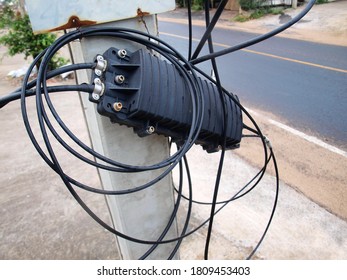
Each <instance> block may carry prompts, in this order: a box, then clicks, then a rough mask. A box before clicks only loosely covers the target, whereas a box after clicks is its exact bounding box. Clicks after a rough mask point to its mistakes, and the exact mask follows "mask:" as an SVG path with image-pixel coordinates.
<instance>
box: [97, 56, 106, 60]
mask: <svg viewBox="0 0 347 280" xmlns="http://www.w3.org/2000/svg"><path fill="white" fill-rule="evenodd" d="M96 59H97V60H101V61H104V58H103V57H102V56H101V55H98V56H97V57H96Z"/></svg>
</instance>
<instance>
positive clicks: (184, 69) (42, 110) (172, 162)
mask: <svg viewBox="0 0 347 280" xmlns="http://www.w3.org/2000/svg"><path fill="white" fill-rule="evenodd" d="M207 2H208V1H206V3H207ZM226 2H227V1H224V0H223V1H221V3H220V4H219V7H218V9H217V13H216V14H215V16H214V17H213V19H212V21H211V22H210V20H209V15H208V7H207V6H206V25H207V27H206V32H205V34H204V36H203V37H202V39H201V41H200V43H199V44H198V47H197V48H196V50H195V52H194V53H193V54H192V42H191V41H192V40H191V39H190V42H189V54H188V59H185V58H184V57H183V56H182V55H181V54H180V53H179V52H178V51H176V50H175V49H174V48H173V47H172V46H170V45H168V44H167V43H166V42H164V41H162V40H160V39H158V38H157V37H154V36H151V35H149V34H146V33H143V32H140V31H137V30H131V29H126V28H109V27H106V28H84V29H78V30H75V31H72V32H70V33H67V34H65V35H63V36H62V37H60V38H59V39H58V40H57V41H56V42H55V43H53V44H52V46H51V47H49V48H48V49H46V50H45V51H44V52H42V53H41V54H40V55H39V56H38V57H37V58H36V59H35V60H34V61H33V63H32V64H31V66H30V68H29V70H28V72H27V74H26V76H25V77H24V81H23V85H22V88H21V89H20V90H16V91H14V92H13V93H12V94H10V95H8V96H5V97H3V98H1V99H0V108H2V107H4V106H5V105H6V104H8V103H9V102H12V101H14V100H17V99H19V98H20V99H21V110H22V116H23V121H24V125H25V127H26V130H27V132H28V135H29V138H30V139H31V141H32V143H33V145H34V147H35V148H36V150H37V152H38V153H39V154H40V156H41V157H42V158H43V160H44V161H45V162H46V163H47V164H48V165H49V166H50V167H51V168H52V169H53V170H54V171H55V172H56V173H57V174H58V175H59V176H60V177H61V179H62V181H63V182H64V184H65V185H66V187H67V189H68V190H69V191H70V193H71V194H72V196H73V197H74V198H75V199H76V201H77V202H78V203H79V204H80V205H81V206H82V208H83V209H84V210H85V211H86V212H87V213H88V214H89V215H90V216H91V217H92V218H93V219H94V220H95V221H96V222H98V223H99V224H100V225H101V226H103V227H104V228H105V229H107V230H108V231H110V232H112V233H114V234H115V235H117V236H118V237H121V238H124V239H126V240H128V241H131V242H136V243H140V244H147V245H151V246H150V248H149V249H148V250H147V251H146V252H145V253H144V254H143V255H142V256H141V257H140V259H146V258H147V257H148V256H149V255H150V254H151V253H152V252H153V251H154V250H155V249H156V248H157V247H158V246H159V245H161V244H166V243H171V242H176V245H175V247H174V249H173V250H172V252H171V253H170V254H169V256H168V259H172V258H173V257H174V256H175V254H176V252H177V251H178V249H179V247H180V244H181V243H182V241H183V240H184V238H185V237H187V236H189V235H191V234H193V233H194V232H196V231H197V230H199V229H201V228H202V227H203V226H204V225H206V224H208V223H209V229H208V237H207V239H206V246H205V258H206V259H207V258H208V250H209V246H208V243H209V238H210V236H211V233H212V224H213V217H214V216H215V215H216V214H217V213H219V212H220V211H221V210H222V209H223V208H224V207H225V206H226V205H228V204H229V203H231V202H232V201H235V200H236V199H240V198H241V197H243V196H245V195H246V194H248V193H249V192H251V191H252V190H253V189H254V188H255V187H256V186H257V185H258V183H259V182H260V181H261V179H262V178H263V176H264V174H265V172H266V169H267V166H268V163H269V162H270V160H272V161H273V164H274V169H275V174H276V195H275V199H274V205H273V209H272V212H271V215H270V218H269V221H268V224H267V226H266V228H265V230H264V233H263V235H262V236H261V238H260V240H259V242H258V244H257V246H255V248H254V250H253V251H252V252H251V254H250V255H249V256H248V259H250V258H252V256H253V255H254V253H255V251H256V250H257V249H258V247H259V246H260V244H261V242H262V241H263V239H264V237H265V235H266V233H267V231H268V229H269V226H270V224H271V221H272V218H273V215H274V212H275V209H276V205H277V200H278V191H279V177H278V168H277V164H276V159H275V156H274V153H273V150H272V147H271V145H269V143H268V141H267V139H266V138H265V137H264V135H263V134H262V132H261V130H260V128H259V127H258V125H257V123H256V122H255V120H254V119H253V118H252V116H251V115H250V114H249V112H248V111H247V110H246V109H245V108H244V107H243V106H242V105H241V104H240V102H239V100H238V99H237V98H236V97H235V96H234V95H233V94H232V93H230V92H228V91H227V90H226V89H224V88H223V87H222V83H221V81H220V79H219V75H218V69H217V65H216V62H215V60H214V59H215V58H216V57H218V56H221V55H225V54H228V53H231V52H233V51H236V50H239V49H242V48H245V47H248V46H250V45H253V44H256V43H258V42H260V41H262V40H265V39H267V38H270V37H272V36H274V35H276V34H278V33H279V32H281V31H283V30H285V29H286V28H288V27H290V26H291V25H293V24H294V23H295V22H297V21H298V20H300V19H301V18H302V17H303V16H304V15H305V14H306V13H307V12H308V11H309V10H310V8H311V7H312V5H313V4H314V2H315V1H314V0H311V1H310V2H309V4H308V5H307V7H306V8H305V9H304V10H303V11H302V12H301V13H300V14H299V15H298V16H297V17H295V18H294V19H293V20H292V21H290V22H288V23H287V24H285V25H283V26H281V27H280V28H278V29H276V30H274V31H272V32H269V33H267V34H264V35H261V36H258V37H256V38H254V39H252V40H249V41H247V42H244V43H242V44H239V45H237V46H234V47H231V48H227V49H225V50H222V51H219V52H214V50H213V43H212V37H211V33H212V31H213V28H214V26H215V24H216V22H217V20H218V18H219V16H220V14H221V12H222V10H223V7H224V6H225V4H226ZM206 5H207V4H206ZM188 7H189V12H188V14H189V37H190V38H192V23H191V22H192V20H191V11H190V7H191V3H190V1H188ZM98 36H102V37H105V36H106V37H113V38H119V39H124V40H128V41H132V42H136V43H138V44H140V45H142V46H145V47H146V48H148V49H149V50H154V51H156V52H158V53H159V54H160V55H161V56H163V57H164V58H165V59H166V60H167V61H169V62H170V63H171V64H172V65H174V66H175V67H176V69H177V70H178V71H179V73H180V74H181V75H182V77H184V79H185V82H186V84H187V86H188V88H189V94H190V96H189V97H190V99H191V102H192V119H191V129H190V131H189V135H188V137H187V139H186V141H185V142H184V144H182V145H180V146H179V147H178V149H177V152H175V153H174V154H173V155H171V156H170V157H168V158H167V159H165V160H163V161H161V162H158V163H156V164H152V165H148V166H133V165H128V164H124V163H121V162H118V161H115V160H114V159H110V158H107V157H105V156H104V155H102V154H99V153H98V152H96V151H94V150H93V149H92V148H90V147H89V146H87V145H86V144H85V143H83V142H82V141H81V140H79V139H78V138H77V137H76V135H74V134H73V133H72V132H71V131H70V129H69V128H68V127H67V126H66V125H65V123H64V122H63V121H62V120H61V118H60V117H59V114H58V113H57V111H56V110H55V107H54V104H53V102H52V100H51V98H50V93H52V92H62V91H82V92H92V91H93V87H92V86H91V85H86V84H82V85H76V86H53V87H52V86H47V83H46V81H47V80H48V79H50V78H52V77H54V76H56V75H59V74H61V73H65V72H67V71H75V70H79V69H91V68H93V67H94V63H84V64H76V65H71V66H66V67H64V68H61V69H58V70H54V71H51V72H48V71H47V69H48V63H49V61H50V60H51V58H52V57H53V56H54V54H55V53H56V52H57V51H59V50H60V49H61V48H62V47H64V46H65V45H67V44H69V43H70V42H71V41H73V40H76V39H82V38H86V37H98ZM206 41H208V43H209V50H210V53H209V54H208V55H205V56H200V57H199V53H200V51H201V49H202V46H203V45H204V43H205V42H206ZM206 60H211V62H212V67H213V69H214V72H215V74H216V81H213V80H212V79H211V78H210V77H209V76H208V75H207V74H206V73H204V72H202V71H201V70H200V69H199V68H198V67H197V66H196V65H198V64H199V63H201V62H203V61H206ZM38 61H41V63H40V68H39V71H38V75H37V79H36V80H34V81H32V82H29V77H30V73H31V72H32V70H33V68H34V66H35V65H36V64H37V62H38ZM198 74H199V75H203V76H204V77H205V78H207V79H209V80H210V81H211V82H213V83H215V84H216V86H217V87H218V89H219V95H220V98H221V99H222V100H224V99H225V98H231V99H232V100H233V101H234V102H235V104H237V106H239V107H240V108H241V110H242V112H243V113H244V114H245V116H247V117H248V118H249V119H250V121H251V122H252V124H253V125H254V128H252V127H249V126H246V125H244V129H247V130H248V131H249V132H251V133H252V134H251V135H249V136H250V137H255V138H258V139H260V141H261V143H262V146H263V150H264V166H263V167H262V168H261V169H260V170H259V172H258V173H257V174H256V175H255V176H254V177H253V178H252V179H251V180H250V181H249V182H248V183H246V184H245V186H243V187H242V188H240V190H239V191H238V192H236V194H235V195H234V196H232V197H231V198H230V199H227V200H224V201H217V195H218V187H219V182H220V178H221V171H222V168H223V159H224V154H225V145H222V152H221V158H220V163H219V171H218V174H217V176H216V183H215V194H214V198H213V200H212V202H199V201H196V200H194V199H193V183H192V180H191V176H190V170H189V164H188V160H187V158H186V153H187V152H188V151H189V149H190V148H191V147H192V145H193V143H194V142H195V140H196V139H197V136H198V134H199V132H200V128H201V124H202V120H203V115H204V112H203V108H204V104H203V102H204V101H203V100H204V99H203V97H202V94H203V93H202V89H201V88H200V85H199V83H198V82H197V75H198ZM34 87H35V90H33V88H34ZM30 96H36V109H37V117H38V121H39V125H40V129H41V133H42V137H43V139H44V143H45V149H44V148H43V147H41V146H40V144H39V142H38V141H37V139H36V137H35V134H34V133H33V130H32V128H31V124H30V122H29V119H28V114H27V108H26V98H27V97H30ZM47 109H48V110H49V112H50V113H51V114H52V115H53V118H54V119H55V121H56V122H57V124H58V125H59V126H60V127H61V128H62V130H63V131H64V132H65V133H66V135H67V136H69V138H70V139H72V140H73V141H74V142H75V143H76V144H77V145H78V146H79V147H80V148H81V149H82V150H83V151H85V152H86V153H87V154H88V155H90V156H92V157H94V158H96V159H97V160H98V161H94V160H90V159H89V158H88V157H86V156H84V155H82V154H81V153H79V152H78V151H76V150H75V149H73V148H72V147H71V146H70V145H69V144H68V143H67V142H66V141H64V140H63V138H62V137H61V136H60V134H59V133H58V132H57V130H56V129H55V128H54V126H53V124H52V123H51V120H50V118H49V117H48V114H47V112H48V111H47ZM227 120H228V116H227V111H226V110H225V108H224V125H225V126H227V125H228V123H227ZM48 131H49V132H50V133H52V134H53V136H54V137H55V139H56V140H57V141H58V142H59V143H60V144H61V145H62V146H63V147H64V148H65V149H66V150H67V151H68V152H69V153H71V155H73V156H74V157H76V158H78V159H79V160H81V161H82V162H84V163H86V164H89V165H92V166H94V167H96V168H100V169H104V170H107V171H110V172H123V173H134V172H146V171H151V170H157V169H164V171H163V172H162V173H161V174H160V175H159V176H158V177H156V178H154V179H152V180H150V181H149V182H147V183H145V184H143V185H141V186H134V187H133V188H131V189H126V190H122V191H106V190H102V189H97V188H93V187H90V186H87V185H85V184H83V183H81V182H79V181H78V180H76V179H74V178H72V177H70V176H68V175H67V174H66V173H65V172H64V170H63V168H62V167H61V165H60V163H59V160H58V159H57V157H56V155H55V152H54V149H53V146H52V145H51V140H50V139H49V137H48ZM45 150H47V151H45ZM176 166H178V168H179V186H178V188H176V192H177V197H176V201H175V206H174V209H173V210H172V213H171V215H170V219H169V221H168V223H167V225H166V227H165V228H164V229H163V230H162V233H161V234H160V235H159V237H158V238H157V240H143V239H138V238H134V237H132V236H128V235H126V234H124V233H121V232H119V231H117V230H116V229H114V228H112V227H111V226H109V225H108V224H107V223H105V222H104V221H102V220H101V219H100V218H99V217H98V216H97V215H95V214H94V213H93V211H92V210H91V209H90V208H89V207H88V206H87V205H86V204H85V202H84V201H83V200H82V199H81V197H80V196H79V195H78V194H77V192H76V190H75V189H74V187H78V188H81V189H84V190H86V191H90V192H94V193H97V194H103V195H129V194H131V193H134V192H138V191H142V190H144V189H146V188H149V187H151V186H153V185H154V184H155V183H157V182H158V181H160V180H161V179H163V178H164V177H165V176H167V175H168V174H170V172H171V171H172V170H173V169H174V168H175V167H176ZM183 166H184V167H185V168H183ZM184 169H185V173H186V176H187V178H188V196H186V195H184V194H183V176H184ZM181 199H184V200H187V201H188V209H187V214H186V217H185V221H184V225H183V228H182V231H181V233H180V235H179V236H178V237H177V238H171V239H167V238H166V235H167V233H168V232H169V230H170V228H171V227H172V225H173V223H174V220H175V217H176V215H177V212H178V209H179V207H180V205H181ZM193 203H198V204H204V205H210V206H212V207H211V213H210V217H209V218H207V219H206V220H205V221H204V222H203V223H201V224H200V225H199V226H197V227H196V228H194V229H190V231H188V228H189V221H190V217H191V214H192V205H193ZM219 205H220V206H219ZM217 206H219V208H217Z"/></svg>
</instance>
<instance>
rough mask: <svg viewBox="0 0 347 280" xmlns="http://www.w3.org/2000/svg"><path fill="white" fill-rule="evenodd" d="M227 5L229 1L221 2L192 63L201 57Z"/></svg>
mask: <svg viewBox="0 0 347 280" xmlns="http://www.w3.org/2000/svg"><path fill="white" fill-rule="evenodd" d="M206 2H209V1H208V0H205V5H206ZM227 3H228V0H222V1H220V3H219V4H218V7H217V10H216V13H215V14H214V16H213V18H212V20H211V22H209V23H208V26H207V28H206V30H205V33H204V35H203V36H202V38H201V39H200V42H199V44H198V46H197V47H196V49H195V52H194V53H193V56H192V58H191V60H190V61H194V60H195V59H196V58H197V57H198V55H199V53H200V51H201V50H202V48H203V46H204V44H205V43H206V41H207V40H208V38H209V37H210V36H211V32H212V30H213V28H214V27H215V25H216V23H217V21H218V19H219V17H220V16H221V14H222V12H223V10H224V8H225V5H226V4H227ZM207 4H208V3H207ZM205 14H206V13H205Z"/></svg>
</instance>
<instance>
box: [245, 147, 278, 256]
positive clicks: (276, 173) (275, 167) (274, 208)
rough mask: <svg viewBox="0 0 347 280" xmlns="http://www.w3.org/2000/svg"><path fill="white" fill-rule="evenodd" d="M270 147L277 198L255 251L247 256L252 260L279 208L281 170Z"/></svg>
mask: <svg viewBox="0 0 347 280" xmlns="http://www.w3.org/2000/svg"><path fill="white" fill-rule="evenodd" d="M269 149H270V152H271V153H270V155H271V157H272V161H273V164H274V169H275V178H276V194H275V199H274V204H273V207H272V211H271V214H270V218H269V221H268V223H267V225H266V228H265V230H264V232H263V234H262V236H261V238H260V240H259V241H258V243H257V245H256V246H255V247H254V249H253V251H252V252H251V253H250V255H249V256H248V257H247V260H250V259H251V258H252V257H253V256H254V254H255V252H256V251H257V250H258V248H259V246H260V245H261V243H262V242H263V240H264V238H265V236H266V234H267V232H268V230H269V228H270V225H271V222H272V219H273V217H274V215H275V211H276V208H277V202H278V194H279V186H280V182H279V172H278V166H277V162H276V158H275V155H274V153H273V150H272V148H271V147H269Z"/></svg>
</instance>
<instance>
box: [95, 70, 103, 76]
mask: <svg viewBox="0 0 347 280" xmlns="http://www.w3.org/2000/svg"><path fill="white" fill-rule="evenodd" d="M94 72H95V75H97V76H101V74H102V72H101V70H99V69H95V71H94Z"/></svg>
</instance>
